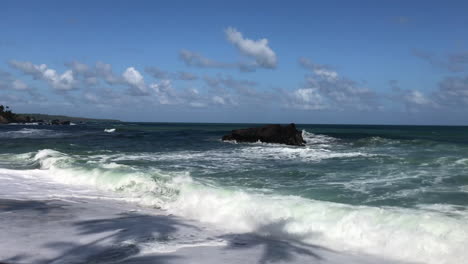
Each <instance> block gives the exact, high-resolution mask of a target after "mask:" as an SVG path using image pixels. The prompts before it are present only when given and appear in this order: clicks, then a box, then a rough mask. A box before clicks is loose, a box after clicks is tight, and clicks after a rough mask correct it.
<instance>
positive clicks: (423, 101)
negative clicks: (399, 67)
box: [404, 90, 432, 105]
mask: <svg viewBox="0 0 468 264" xmlns="http://www.w3.org/2000/svg"><path fill="white" fill-rule="evenodd" d="M404 99H405V100H406V101H407V102H409V103H413V104H417V105H429V104H431V103H432V102H431V100H429V99H428V98H427V97H426V96H425V95H424V94H423V93H421V92H420V91H417V90H411V91H409V92H408V93H407V94H406V95H405V96H404Z"/></svg>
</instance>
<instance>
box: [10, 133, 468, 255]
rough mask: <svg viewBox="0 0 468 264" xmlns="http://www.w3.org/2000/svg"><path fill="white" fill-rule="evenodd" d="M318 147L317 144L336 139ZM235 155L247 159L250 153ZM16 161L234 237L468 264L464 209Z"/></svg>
mask: <svg viewBox="0 0 468 264" xmlns="http://www.w3.org/2000/svg"><path fill="white" fill-rule="evenodd" d="M320 140H321V141H320V143H317V144H326V143H327V142H329V141H330V140H333V139H328V138H323V139H320ZM317 141H319V139H317ZM324 142H325V143H324ZM309 144H311V143H309ZM262 147H263V146H256V145H253V146H248V147H247V149H250V150H252V148H255V149H254V151H255V152H258V151H262ZM269 147H270V146H267V147H266V148H265V149H268V148H269ZM272 149H273V150H271V149H269V150H266V152H268V153H270V154H271V155H273V156H275V157H276V156H278V155H280V156H281V155H283V157H288V156H290V155H292V156H302V157H305V156H307V155H305V156H304V154H298V153H300V151H299V150H298V151H297V152H296V148H288V150H284V149H282V150H280V148H279V147H273V148H272ZM297 149H300V148H297ZM304 151H307V150H304ZM285 153H286V154H285ZM143 155H145V154H138V155H134V157H131V156H129V157H126V158H127V159H128V158H135V157H138V158H141V157H142V156H143ZM240 155H248V151H247V150H246V151H245V152H241V154H240ZM262 155H263V154H262ZM348 155H351V154H348ZM353 155H354V154H353ZM13 156H15V159H20V160H24V161H25V162H29V163H31V162H32V163H36V164H37V166H38V167H39V168H40V172H43V173H42V174H41V175H42V176H41V177H47V178H52V179H53V180H54V181H57V182H61V183H64V184H71V185H79V186H88V187H90V186H91V187H93V188H97V189H100V190H104V191H112V192H113V193H115V194H117V195H120V196H122V197H124V198H125V199H127V200H128V201H129V202H137V203H139V204H141V205H144V206H154V207H159V208H162V209H164V210H168V211H170V212H172V213H175V214H178V215H181V216H184V217H189V218H193V219H197V220H200V221H203V222H208V223H213V224H215V225H218V226H220V227H223V228H226V229H228V230H232V231H239V232H258V233H260V234H261V235H266V236H281V237H283V238H294V239H299V240H302V241H304V242H307V243H314V244H318V245H322V246H325V247H330V248H334V249H342V250H346V251H352V252H365V253H368V254H376V255H380V256H385V257H388V258H392V259H401V260H409V261H415V262H425V263H463V262H464V260H466V259H467V258H468V253H467V251H466V249H465V248H466V245H467V244H468V227H467V225H466V223H467V221H468V210H467V208H451V210H450V211H452V212H453V211H454V210H455V211H456V212H457V213H456V214H452V215H447V213H446V209H444V208H445V207H444V206H440V207H431V208H428V207H424V206H422V207H421V208H407V209H403V208H396V207H371V206H353V205H345V204H340V203H332V202H326V201H320V200H313V199H306V198H302V197H299V196H286V195H276V194H263V193H259V192H255V191H246V190H243V189H240V188H225V187H224V188H223V187H220V186H218V185H216V184H213V183H211V182H204V181H203V180H200V179H194V178H192V177H191V175H190V173H189V172H188V171H178V172H167V171H161V170H159V169H157V168H152V167H149V168H144V169H143V168H141V167H133V166H130V165H124V164H121V163H119V160H121V159H125V157H124V154H121V155H120V156H119V157H118V156H116V155H114V156H113V155H112V154H111V155H102V157H101V159H96V157H94V158H91V159H90V158H89V157H85V156H79V155H75V156H73V155H67V154H64V153H61V152H58V151H55V150H51V149H44V150H40V151H38V152H34V153H29V154H21V155H13ZM152 157H153V158H154V157H155V156H152ZM2 171H3V172H5V171H7V170H5V169H2ZM34 171H36V172H37V170H34ZM26 172H27V171H26ZM440 208H442V209H444V210H442V209H440Z"/></svg>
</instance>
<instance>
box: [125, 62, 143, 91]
mask: <svg viewBox="0 0 468 264" xmlns="http://www.w3.org/2000/svg"><path fill="white" fill-rule="evenodd" d="M122 77H123V79H124V81H125V82H126V83H127V84H128V85H130V87H132V88H135V89H132V92H134V93H135V94H136V95H146V94H147V93H148V89H147V87H146V84H145V80H144V78H143V76H142V75H141V73H140V72H139V71H137V70H136V69H135V68H134V67H129V68H127V69H126V70H125V72H124V73H123V74H122Z"/></svg>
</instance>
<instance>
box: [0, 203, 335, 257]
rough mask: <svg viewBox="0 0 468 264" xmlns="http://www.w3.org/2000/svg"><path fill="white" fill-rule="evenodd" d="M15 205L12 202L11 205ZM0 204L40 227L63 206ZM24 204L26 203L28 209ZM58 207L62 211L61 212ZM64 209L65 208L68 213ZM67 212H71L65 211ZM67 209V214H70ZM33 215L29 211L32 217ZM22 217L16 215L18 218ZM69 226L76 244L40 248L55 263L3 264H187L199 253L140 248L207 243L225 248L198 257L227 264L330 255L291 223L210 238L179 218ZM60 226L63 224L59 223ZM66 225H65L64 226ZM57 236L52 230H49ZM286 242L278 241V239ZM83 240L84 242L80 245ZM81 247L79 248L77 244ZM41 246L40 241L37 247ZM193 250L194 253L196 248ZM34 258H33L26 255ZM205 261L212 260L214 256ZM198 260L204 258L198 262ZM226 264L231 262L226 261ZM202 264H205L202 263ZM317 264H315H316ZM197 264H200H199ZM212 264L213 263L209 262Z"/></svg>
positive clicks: (132, 217)
mask: <svg viewBox="0 0 468 264" xmlns="http://www.w3.org/2000/svg"><path fill="white" fill-rule="evenodd" d="M10 202H11V201H10ZM10 202H8V203H6V204H8V205H3V204H2V203H0V212H1V211H7V210H10V211H11V210H20V209H21V210H23V209H24V210H23V211H27V209H29V210H33V211H32V212H33V213H35V217H36V218H37V221H41V218H43V219H44V220H46V219H48V218H47V216H46V215H47V214H48V213H49V212H50V211H51V210H53V209H57V208H59V207H60V206H59V205H55V204H54V203H50V202H38V201H29V202H18V201H13V202H12V203H10ZM25 203H28V204H27V205H26V204H25ZM57 206H59V207H57ZM64 208H66V207H64ZM67 209H68V208H67ZM67 209H65V210H67ZM30 212H31V211H30ZM17 213H18V212H17ZM69 223H70V225H71V226H72V227H73V228H75V229H76V230H77V231H78V237H79V238H80V239H79V240H78V239H77V241H73V239H74V238H64V239H63V240H62V241H57V242H49V243H46V244H45V245H42V246H41V247H42V248H47V249H49V250H53V252H60V253H59V254H58V255H57V256H56V257H54V258H53V259H37V258H36V260H34V261H33V262H31V257H32V256H34V252H25V253H24V254H20V255H16V256H13V257H10V258H8V259H4V260H0V263H8V264H19V263H30V264H33V263H37V264H45V263H48V264H65V263H66V264H85V263H86V264H104V263H127V264H130V263H132V264H143V263H161V264H171V263H187V262H190V261H191V259H190V258H191V254H193V252H195V251H191V252H188V253H187V252H185V254H184V253H180V252H179V250H174V251H173V252H162V253H161V252H159V253H158V251H157V250H156V251H154V252H152V253H151V254H140V253H142V252H141V250H142V248H141V245H142V244H146V245H148V244H149V245H156V246H158V245H167V244H170V243H173V244H176V245H178V244H183V245H185V247H186V246H187V245H190V244H191V243H192V242H200V241H201V240H203V241H223V243H224V245H219V246H216V247H209V248H204V246H203V245H201V246H199V247H198V248H196V250H197V251H198V252H200V251H203V250H212V251H206V252H214V254H215V255H216V254H218V255H219V254H221V255H223V254H224V255H223V256H225V258H224V261H226V260H227V262H228V263H229V256H236V255H237V256H239V255H242V254H244V253H243V252H245V251H249V250H250V252H254V253H253V254H252V253H250V255H249V256H252V258H253V257H254V256H255V257H256V258H258V259H257V260H254V261H249V262H250V263H259V264H266V263H274V262H290V261H293V260H294V258H295V257H296V256H298V255H301V256H303V257H307V259H310V261H309V263H314V262H315V261H319V260H321V259H322V258H321V256H320V252H322V253H323V252H324V251H328V249H326V248H323V247H319V246H314V245H308V244H304V243H302V242H300V241H299V240H300V239H301V237H297V236H296V237H294V236H291V235H288V234H287V233H286V232H285V231H284V230H285V226H286V225H287V223H288V222H287V221H278V222H275V223H271V224H268V225H265V226H262V227H259V228H258V229H257V230H256V232H253V233H244V234H224V235H218V236H216V235H213V236H211V237H210V235H209V234H206V232H205V230H203V229H201V228H199V227H197V226H194V225H191V224H189V223H191V222H189V221H187V220H183V219H180V218H178V217H175V216H166V215H148V214H138V213H121V214H119V215H116V216H115V217H111V218H106V219H93V220H87V221H77V222H73V219H70V222H69ZM57 224H60V223H57ZM62 224H63V223H62ZM44 232H45V233H47V232H54V230H50V231H49V230H45V231H44ZM218 234H219V233H218ZM285 237H286V238H287V239H286V240H280V239H276V238H283V239H284V238H285ZM81 238H85V239H81ZM78 241H79V242H78ZM38 243H40V241H38ZM192 250H193V248H192ZM28 254H31V255H28ZM206 257H207V258H210V259H211V258H214V259H215V260H214V263H216V257H213V256H212V255H211V254H210V253H208V255H206ZM199 258H200V256H199ZM226 258H227V259H226ZM200 260H202V261H203V260H204V259H203V257H201V259H200ZM314 260H315V261H314ZM195 263H197V262H195ZM211 263H213V261H211Z"/></svg>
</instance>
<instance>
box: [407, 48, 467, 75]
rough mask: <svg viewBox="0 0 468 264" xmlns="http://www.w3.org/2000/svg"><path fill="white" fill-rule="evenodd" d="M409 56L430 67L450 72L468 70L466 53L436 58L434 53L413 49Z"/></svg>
mask: <svg viewBox="0 0 468 264" xmlns="http://www.w3.org/2000/svg"><path fill="white" fill-rule="evenodd" d="M411 54H412V55H413V56H415V57H418V58H420V59H422V60H424V61H426V62H428V63H430V64H431V65H433V66H435V67H438V68H441V69H445V70H447V71H450V72H464V71H466V70H467V69H468V68H467V67H468V52H466V51H464V52H454V53H450V54H448V55H446V56H442V57H441V56H437V55H436V54H434V53H431V52H427V51H423V50H418V49H413V50H412V51H411Z"/></svg>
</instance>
